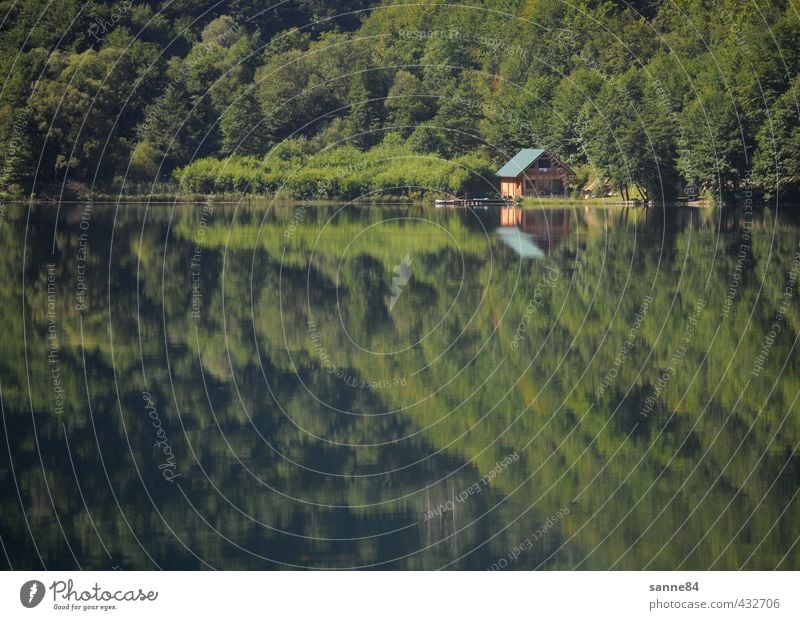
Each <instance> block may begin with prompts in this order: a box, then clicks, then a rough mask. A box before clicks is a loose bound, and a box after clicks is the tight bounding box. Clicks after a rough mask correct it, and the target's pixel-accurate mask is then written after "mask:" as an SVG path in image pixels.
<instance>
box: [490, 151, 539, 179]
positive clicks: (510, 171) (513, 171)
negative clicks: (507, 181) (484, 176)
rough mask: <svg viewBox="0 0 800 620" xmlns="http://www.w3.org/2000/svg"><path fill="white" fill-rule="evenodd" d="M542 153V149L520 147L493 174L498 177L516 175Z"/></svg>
mask: <svg viewBox="0 0 800 620" xmlns="http://www.w3.org/2000/svg"><path fill="white" fill-rule="evenodd" d="M543 153H544V149H522V150H521V151H520V152H519V153H517V154H516V155H514V157H512V158H511V159H510V160H509V161H508V163H507V164H506V165H505V166H503V167H502V168H500V170H498V171H497V172H495V173H494V174H495V176H498V177H518V176H519V175H521V174H522V173H523V172H524V171H525V169H526V168H528V167H529V166H530V165H531V164H532V163H533V162H535V161H536V160H537V159H539V157H541V156H542V154H543Z"/></svg>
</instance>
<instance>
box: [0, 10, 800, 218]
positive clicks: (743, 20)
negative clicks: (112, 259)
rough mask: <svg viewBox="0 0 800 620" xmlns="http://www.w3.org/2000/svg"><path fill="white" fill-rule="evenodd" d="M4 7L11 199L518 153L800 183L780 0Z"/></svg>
mask: <svg viewBox="0 0 800 620" xmlns="http://www.w3.org/2000/svg"><path fill="white" fill-rule="evenodd" d="M0 15H2V22H1V23H0V31H1V33H0V73H2V75H3V76H4V79H3V85H2V90H1V91H0V144H2V145H3V147H2V152H1V153H0V157H2V164H0V192H1V193H2V195H4V196H6V197H21V196H25V197H27V196H29V195H31V194H35V195H36V196H37V197H59V196H60V197H64V196H76V195H77V196H87V195H92V194H95V193H103V192H105V193H121V194H152V193H154V192H158V191H166V192H171V193H174V192H176V191H181V192H192V193H202V194H210V193H252V194H260V195H279V196H280V195H285V196H287V197H294V198H308V197H320V198H331V197H340V198H352V197H355V196H359V195H362V194H369V193H371V192H385V191H387V188H388V189H389V190H391V189H392V188H404V190H403V191H405V192H406V193H409V194H411V195H413V194H414V193H415V188H423V189H425V188H427V189H432V190H437V191H443V192H452V193H458V192H464V191H487V188H488V187H489V186H490V185H491V183H492V182H493V179H492V178H491V173H492V171H493V170H494V169H496V168H495V166H497V164H499V163H503V162H504V161H505V160H507V159H508V158H510V157H511V155H513V154H514V152H516V150H517V149H519V148H522V147H529V146H537V147H542V148H548V149H551V150H552V151H553V152H555V153H558V154H559V156H560V157H561V158H563V160H564V161H565V162H566V163H568V164H569V165H570V166H571V167H572V168H573V169H575V170H576V171H577V172H578V185H579V186H581V185H591V184H592V183H593V182H594V184H595V185H597V186H598V187H602V186H604V185H606V186H608V187H610V188H611V189H612V190H614V191H623V190H626V189H627V188H629V187H630V188H633V189H635V190H636V191H638V193H639V194H640V195H642V196H649V197H650V198H651V199H653V200H656V201H660V200H663V201H668V200H670V199H672V198H674V197H675V196H678V195H689V196H706V197H710V198H712V199H715V200H722V201H725V200H728V199H730V198H732V197H734V198H735V197H736V196H737V195H741V194H742V193H745V192H756V193H757V194H758V195H759V196H763V197H764V198H765V199H767V200H774V199H775V198H776V197H777V198H783V199H784V200H786V201H788V202H790V203H791V202H792V197H796V195H797V191H798V189H799V187H798V186H799V185H800V105H799V104H798V98H797V90H796V89H797V86H798V85H799V84H800V15H798V12H797V10H796V7H795V6H793V5H792V4H791V3H790V2H788V1H787V0H755V1H752V2H741V1H740V0H677V1H670V2H664V1H661V0H632V1H630V2H624V1H608V0H576V1H575V2H569V3H565V2H561V1H560V0H491V1H489V0H467V2H464V3H459V5H458V9H457V10H454V9H453V8H452V7H451V6H450V5H448V4H446V3H442V4H441V5H440V4H438V3H436V2H432V3H418V4H412V5H409V4H407V3H405V2H401V1H400V0H383V1H381V2H367V1H365V0H344V1H342V0H336V1H335V2H334V1H332V0H293V1H291V2H279V3H276V4H275V5H274V6H270V7H269V8H265V6H264V3H262V2H259V1H258V0H229V1H220V2H216V3H214V2H208V1H206V0H172V1H145V0H140V1H139V0H115V1H111V0H89V1H88V2H84V0H59V2H56V3H51V2H48V1H47V0H26V2H15V1H13V0H4V1H3V2H0ZM487 184H488V185H487ZM398 191H399V190H398ZM389 193H392V192H391V191H390V192H389ZM394 193H397V192H394Z"/></svg>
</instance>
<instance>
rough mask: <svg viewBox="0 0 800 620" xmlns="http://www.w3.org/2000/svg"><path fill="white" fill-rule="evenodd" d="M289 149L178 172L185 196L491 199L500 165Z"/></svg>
mask: <svg viewBox="0 0 800 620" xmlns="http://www.w3.org/2000/svg"><path fill="white" fill-rule="evenodd" d="M290 146H291V145H284V147H283V148H281V149H280V150H276V151H273V152H272V153H270V154H269V155H268V156H267V157H265V158H264V159H259V158H257V157H250V156H231V157H228V158H226V159H216V158H206V159H199V160H197V161H195V162H193V163H191V164H190V165H188V166H186V167H185V168H182V169H180V170H177V171H176V172H175V178H176V179H177V181H178V182H179V183H180V187H181V191H182V192H189V193H201V194H222V193H246V194H257V195H270V196H279V197H285V198H295V199H325V198H331V199H332V198H338V199H348V200H352V199H356V198H361V197H371V198H379V197H380V196H387V195H388V196H415V195H419V194H422V193H429V192H432V193H444V194H463V193H465V192H469V193H473V194H477V193H480V194H490V193H492V192H493V191H495V188H494V186H493V180H494V177H493V173H494V166H493V165H492V163H491V162H490V161H489V160H488V159H486V158H485V157H483V156H482V155H479V154H470V155H464V156H462V157H459V158H457V159H454V160H452V161H448V160H445V159H442V158H441V157H439V156H438V155H432V154H420V153H415V152H414V151H411V150H409V149H408V148H407V147H406V146H404V145H402V144H386V143H384V144H383V145H380V146H377V147H375V148H373V149H371V150H369V151H360V150H358V149H356V148H354V147H351V146H343V147H339V148H336V149H332V150H329V151H324V152H321V153H318V154H304V153H303V152H302V151H303V149H302V145H294V146H299V147H300V148H290Z"/></svg>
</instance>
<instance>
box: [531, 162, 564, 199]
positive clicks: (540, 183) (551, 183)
mask: <svg viewBox="0 0 800 620" xmlns="http://www.w3.org/2000/svg"><path fill="white" fill-rule="evenodd" d="M520 178H521V180H522V182H521V183H520V191H521V192H522V195H523V196H537V195H540V194H544V195H547V194H566V193H567V191H568V190H569V176H568V174H567V172H566V171H565V170H564V168H561V167H551V168H547V169H544V170H542V169H540V168H539V167H538V162H534V164H533V165H532V166H531V167H530V168H528V169H526V170H525V172H523V174H522V175H521V177H520Z"/></svg>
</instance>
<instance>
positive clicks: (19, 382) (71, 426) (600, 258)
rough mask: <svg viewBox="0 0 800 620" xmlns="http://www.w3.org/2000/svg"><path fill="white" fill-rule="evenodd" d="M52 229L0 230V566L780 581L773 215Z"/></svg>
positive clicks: (798, 474)
mask: <svg viewBox="0 0 800 620" xmlns="http://www.w3.org/2000/svg"><path fill="white" fill-rule="evenodd" d="M56 211H57V209H56V207H55V206H53V205H37V206H36V207H35V208H32V209H28V207H27V205H8V204H6V205H4V206H2V211H1V212H0V213H2V217H1V218H0V240H1V241H0V242H1V243H2V247H3V251H2V261H3V263H4V264H3V271H2V273H3V275H2V277H0V318H2V323H1V324H2V327H3V329H2V334H0V341H1V342H2V344H1V345H0V351H2V357H0V396H1V397H2V416H3V433H4V441H3V442H2V448H1V449H0V467H1V468H2V508H1V509H0V515H1V517H0V536H2V548H3V554H2V557H3V562H4V565H5V567H6V568H8V567H13V568H15V569H37V568H40V567H43V566H44V567H47V568H52V569H56V568H58V569H72V568H78V567H80V568H84V569H112V568H119V569H150V568H156V567H161V568H167V569H194V568H207V567H213V568H224V569H246V568H256V569H271V568H285V567H310V568H356V567H376V568H426V569H433V568H444V567H448V568H467V569H485V568H489V567H492V566H494V567H499V568H506V569H531V568H544V569H569V568H581V569H606V568H619V569H640V568H652V569H672V568H678V567H681V568H685V569H704V568H710V567H713V568H717V569H732V568H739V567H746V568H756V569H765V568H774V567H776V566H778V567H780V568H784V569H797V568H800V546H799V545H798V536H800V518H798V517H800V499H798V497H797V495H798V489H800V486H798V484H799V483H800V459H798V456H797V448H798V442H799V441H800V414H798V406H797V397H798V391H799V389H800V380H799V379H798V362H800V357H798V353H797V350H796V348H795V345H796V337H797V334H798V327H800V323H799V321H800V307H799V306H798V301H797V298H798V291H797V290H796V286H797V284H796V277H797V276H798V275H800V274H798V272H797V269H798V267H797V265H800V257H798V262H797V265H795V263H794V262H793V261H794V260H795V257H796V256H798V254H797V253H798V250H799V249H800V248H798V242H800V229H798V226H797V224H796V223H795V222H793V221H792V220H790V219H788V218H785V217H778V216H776V214H775V213H774V212H771V211H770V212H758V213H756V214H755V215H752V216H750V215H748V214H744V213H739V214H738V215H737V214H735V213H732V212H730V213H729V212H722V211H716V210H680V209H667V210H659V209H650V210H649V211H644V210H625V211H623V210H622V209H620V208H617V209H613V210H604V209H585V208H583V206H580V205H578V208H576V209H573V210H570V209H563V210H557V209H553V210H539V211H535V212H522V211H519V210H514V209H504V210H501V209H491V210H486V211H481V212H471V211H454V210H442V209H433V208H423V207H416V208H407V207H404V208H393V207H385V206H384V207H363V208H356V207H352V206H349V207H348V206H343V205H329V206H313V207H311V206H304V205H293V206H281V207H272V208H265V207H264V208H261V207H260V208H255V207H242V206H239V207H237V206H235V205H227V206H222V205H215V206H213V208H208V207H206V208H205V209H204V208H203V206H202V205H194V206H180V207H174V208H173V207H172V206H169V205H158V206H150V207H149V208H148V207H147V206H145V205H131V206H121V207H119V208H117V207H115V206H114V205H105V206H104V205H99V204H95V205H93V206H91V205H83V204H77V205H75V204H73V205H62V206H61V208H60V210H58V215H56ZM770 332H772V334H771V335H770Z"/></svg>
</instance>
